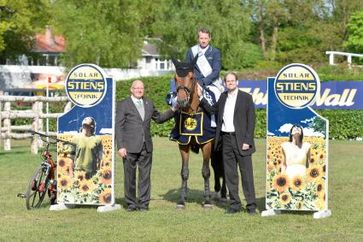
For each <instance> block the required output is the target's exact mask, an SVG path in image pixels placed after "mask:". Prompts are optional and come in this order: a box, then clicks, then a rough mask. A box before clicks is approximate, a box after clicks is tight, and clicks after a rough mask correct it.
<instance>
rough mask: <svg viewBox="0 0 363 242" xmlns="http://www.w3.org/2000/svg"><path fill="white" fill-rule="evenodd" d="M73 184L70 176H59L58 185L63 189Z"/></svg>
mask: <svg viewBox="0 0 363 242" xmlns="http://www.w3.org/2000/svg"><path fill="white" fill-rule="evenodd" d="M71 186H72V180H71V178H70V177H69V176H61V177H59V178H58V187H59V188H60V189H61V190H67V189H69V188H70V187H71Z"/></svg>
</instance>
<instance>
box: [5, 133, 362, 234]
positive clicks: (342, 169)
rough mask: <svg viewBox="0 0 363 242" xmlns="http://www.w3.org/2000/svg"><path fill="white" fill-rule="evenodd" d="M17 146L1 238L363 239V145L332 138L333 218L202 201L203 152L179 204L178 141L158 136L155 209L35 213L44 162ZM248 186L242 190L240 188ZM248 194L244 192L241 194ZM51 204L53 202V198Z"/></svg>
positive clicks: (8, 165)
mask: <svg viewBox="0 0 363 242" xmlns="http://www.w3.org/2000/svg"><path fill="white" fill-rule="evenodd" d="M14 144H15V145H14V147H13V150H12V151H11V152H5V151H4V150H3V147H0V181H1V186H0V194H1V199H0V241H363V226H362V221H363V212H362V211H361V210H360V209H361V208H360V206H362V202H363V197H362V194H361V192H362V191H363V168H362V167H363V159H362V154H363V144H362V142H348V141H330V146H329V151H330V157H329V208H330V209H331V210H332V216H331V217H329V218H326V219H320V220H316V219H313V215H312V213H306V212H299V213H298V212H294V213H293V212H285V213H283V214H282V215H279V216H274V217H260V216H255V217H251V216H249V215H248V214H246V213H240V214H236V215H226V214H224V207H223V206H220V205H218V206H214V208H213V209H211V210H204V209H203V208H202V207H201V202H202V190H203V186H202V184H203V179H202V176H201V157H200V155H192V158H191V162H190V172H191V173H190V178H189V188H190V193H189V198H188V199H189V201H188V203H187V207H186V209H185V210H182V211H180V210H176V209H175V203H176V201H177V199H178V197H179V191H178V190H179V187H180V183H181V181H180V175H179V174H180V168H181V166H180V157H179V152H178V148H177V145H176V144H175V143H173V142H171V141H168V140H167V139H166V138H154V159H153V170H152V201H151V204H150V211H149V212H147V213H141V212H136V213H128V212H126V211H125V210H124V209H122V210H118V211H115V212H110V213H97V212H96V208H95V207H77V208H74V209H70V210H64V211H57V212H54V211H49V210H48V208H49V204H45V205H44V206H43V207H42V208H41V209H38V210H35V211H34V210H33V211H27V210H26V208H25V201H24V200H23V199H21V198H17V197H16V194H17V193H19V192H23V191H24V190H25V187H26V185H27V183H28V179H29V178H30V176H31V175H32V173H33V171H34V169H35V167H36V166H37V165H38V163H39V158H38V157H39V155H31V154H30V147H29V145H30V142H28V141H27V142H24V141H17V142H15V143H14ZM257 146H258V147H257V148H258V151H257V153H256V154H255V155H254V157H253V160H254V173H255V185H256V192H257V194H256V195H257V199H258V205H259V210H260V211H262V210H263V209H264V196H265V195H264V194H265V192H264V191H265V175H264V174H265V166H264V163H265V158H264V157H265V141H264V140H257ZM122 174H123V170H122V162H121V160H120V159H119V158H117V159H116V181H115V187H116V201H117V202H118V203H121V204H123V180H122V179H123V175H122ZM240 190H241V188H240ZM240 195H241V198H243V195H242V192H240ZM47 202H48V200H47Z"/></svg>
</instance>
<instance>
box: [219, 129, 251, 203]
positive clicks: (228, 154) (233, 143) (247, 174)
mask: <svg viewBox="0 0 363 242" xmlns="http://www.w3.org/2000/svg"><path fill="white" fill-rule="evenodd" d="M222 142H223V143H222V144H223V163H224V172H225V177H226V184H227V188H228V190H229V197H230V205H231V208H232V209H241V200H240V198H239V195H238V182H239V181H238V180H239V179H238V170H237V166H238V167H239V170H240V173H241V180H242V187H243V194H244V196H245V198H246V201H247V206H246V207H247V209H248V210H254V209H256V196H255V187H254V182H253V168H252V158H251V155H249V156H242V155H240V153H239V152H238V144H237V140H236V136H235V135H234V134H228V133H222Z"/></svg>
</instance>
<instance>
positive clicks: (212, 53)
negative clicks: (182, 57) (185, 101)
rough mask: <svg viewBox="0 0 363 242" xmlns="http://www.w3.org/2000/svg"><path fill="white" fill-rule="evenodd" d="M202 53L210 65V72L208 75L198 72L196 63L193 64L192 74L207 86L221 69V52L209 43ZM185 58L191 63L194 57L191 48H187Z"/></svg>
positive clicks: (217, 75)
mask: <svg viewBox="0 0 363 242" xmlns="http://www.w3.org/2000/svg"><path fill="white" fill-rule="evenodd" d="M204 55H205V57H206V58H207V60H208V62H209V64H210V66H211V67H212V73H211V74H209V75H208V76H203V75H202V73H200V70H199V68H198V66H197V64H195V66H194V75H195V78H196V79H197V80H198V81H201V82H203V85H205V86H207V85H209V84H211V83H212V82H213V81H215V80H217V79H218V78H219V73H220V71H221V65H222V64H221V52H220V51H219V49H217V48H215V47H212V46H211V45H209V47H208V49H207V50H206V52H205V54H204ZM186 59H187V62H189V63H191V62H192V61H193V59H194V55H193V51H192V49H191V48H190V49H189V50H188V53H187V57H186Z"/></svg>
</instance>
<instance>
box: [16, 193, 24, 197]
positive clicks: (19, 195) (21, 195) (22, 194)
mask: <svg viewBox="0 0 363 242" xmlns="http://www.w3.org/2000/svg"><path fill="white" fill-rule="evenodd" d="M16 196H17V197H20V198H25V194H24V193H18V194H17V195H16Z"/></svg>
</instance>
